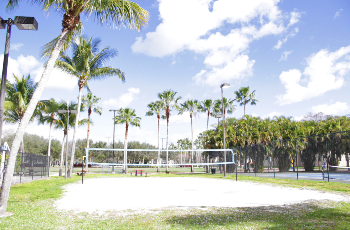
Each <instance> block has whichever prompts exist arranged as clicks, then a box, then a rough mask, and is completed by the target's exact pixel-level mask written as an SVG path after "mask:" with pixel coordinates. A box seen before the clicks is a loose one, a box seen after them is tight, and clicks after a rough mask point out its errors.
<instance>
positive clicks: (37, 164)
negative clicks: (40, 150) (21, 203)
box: [0, 152, 50, 184]
mask: <svg viewBox="0 0 350 230" xmlns="http://www.w3.org/2000/svg"><path fill="white" fill-rule="evenodd" d="M7 153H8V152H6V154H2V156H1V158H3V157H4V159H1V175H0V178H1V181H2V180H3V178H4V175H5V172H6V169H7V163H8V155H7ZM49 162H50V161H49V157H48V156H43V155H37V154H32V153H18V154H17V158H16V164H15V171H14V173H13V181H12V184H18V183H24V182H28V181H32V180H37V179H41V178H43V177H48V176H49Z"/></svg>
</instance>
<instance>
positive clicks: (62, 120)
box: [55, 100, 77, 176]
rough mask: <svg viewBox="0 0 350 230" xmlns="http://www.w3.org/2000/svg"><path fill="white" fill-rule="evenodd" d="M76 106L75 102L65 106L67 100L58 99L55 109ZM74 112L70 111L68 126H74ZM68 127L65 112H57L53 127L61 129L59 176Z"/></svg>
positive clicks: (60, 174) (71, 108)
mask: <svg viewBox="0 0 350 230" xmlns="http://www.w3.org/2000/svg"><path fill="white" fill-rule="evenodd" d="M76 108H77V103H75V102H70V103H69V106H68V108H67V102H66V101H63V100H62V101H60V102H59V103H58V105H57V110H58V109H61V110H66V109H68V110H75V109H76ZM75 118H76V114H74V113H70V114H69V121H68V126H70V127H74V122H75ZM68 128H69V127H67V113H57V119H56V122H55V129H63V140H62V148H61V158H60V159H61V160H60V171H59V176H62V175H63V174H62V166H63V162H64V161H63V155H64V154H63V153H64V142H65V140H66V136H67V133H68ZM67 151H68V150H67Z"/></svg>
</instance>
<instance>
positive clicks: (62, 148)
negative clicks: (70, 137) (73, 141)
mask: <svg viewBox="0 0 350 230" xmlns="http://www.w3.org/2000/svg"><path fill="white" fill-rule="evenodd" d="M65 138H66V134H64V135H63V140H62V146H61V161H60V171H59V174H58V175H59V176H62V175H63V173H62V167H63V153H64V140H65Z"/></svg>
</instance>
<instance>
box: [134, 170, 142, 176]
mask: <svg viewBox="0 0 350 230" xmlns="http://www.w3.org/2000/svg"><path fill="white" fill-rule="evenodd" d="M144 171H145V170H141V169H140V170H135V171H134V172H135V176H137V173H139V174H141V176H142V173H143V172H144Z"/></svg>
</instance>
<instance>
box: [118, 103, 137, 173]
mask: <svg viewBox="0 0 350 230" xmlns="http://www.w3.org/2000/svg"><path fill="white" fill-rule="evenodd" d="M117 113H118V114H117V116H115V123H116V124H124V123H125V140H124V164H125V165H124V173H125V174H127V173H128V167H127V165H126V164H127V162H128V154H127V152H126V150H127V148H128V131H129V125H131V126H135V127H140V120H141V118H140V117H137V116H136V113H135V109H130V108H125V109H123V108H121V109H119V110H118V112H117Z"/></svg>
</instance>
